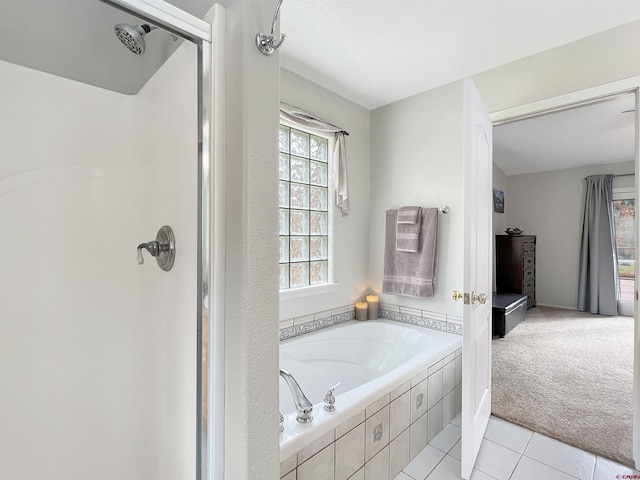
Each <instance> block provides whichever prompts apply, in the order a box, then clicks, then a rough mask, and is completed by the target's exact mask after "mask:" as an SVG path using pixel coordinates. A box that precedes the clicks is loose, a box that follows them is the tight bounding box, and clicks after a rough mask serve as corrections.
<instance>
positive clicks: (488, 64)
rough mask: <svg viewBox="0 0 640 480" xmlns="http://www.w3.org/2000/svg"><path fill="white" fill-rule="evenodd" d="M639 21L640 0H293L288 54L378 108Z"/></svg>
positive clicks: (308, 74) (284, 19) (286, 9)
mask: <svg viewBox="0 0 640 480" xmlns="http://www.w3.org/2000/svg"><path fill="white" fill-rule="evenodd" d="M273 3H274V4H275V3H276V2H275V0H273ZM638 18H640V2H639V1H637V0H284V2H283V4H282V9H281V23H280V27H281V28H280V29H281V31H282V32H283V33H285V34H286V35H287V40H286V41H285V43H284V45H283V47H282V48H281V52H282V56H281V60H282V66H283V67H285V68H287V69H289V70H292V71H293V72H295V73H298V74H299V75H301V76H303V77H305V78H307V79H310V80H312V81H314V82H315V83H317V84H319V85H321V86H323V87H325V88H327V89H329V90H331V91H333V92H336V93H338V94H339V95H342V96H343V97H345V98H348V99H350V100H352V101H354V102H355V103H357V104H359V105H362V106H364V107H366V108H368V109H374V108H377V107H380V106H382V105H386V104H388V103H391V102H394V101H396V100H400V99H402V98H406V97H409V96H411V95H415V94H417V93H420V92H423V91H426V90H429V89H432V88H435V87H438V86H441V85H444V84H447V83H449V82H452V81H455V80H459V79H462V78H465V77H468V76H471V75H474V74H477V73H479V72H483V71H485V70H489V69H491V68H494V67H497V66H499V65H503V64H506V63H509V62H512V61H514V60H517V59H519V58H523V57H526V56H529V55H533V54H535V53H539V52H541V51H544V50H548V49H550V48H554V47H557V46H559V45H563V44H565V43H569V42H572V41H574V40H577V39H579V38H583V37H586V36H589V35H592V34H594V33H597V32H600V31H603V30H607V29H610V28H613V27H615V26H618V25H621V24H623V23H627V22H630V21H632V20H635V19H638ZM266 27H267V26H266V25H265V28H266Z"/></svg>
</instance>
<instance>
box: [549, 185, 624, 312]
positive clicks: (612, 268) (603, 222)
mask: <svg viewBox="0 0 640 480" xmlns="http://www.w3.org/2000/svg"><path fill="white" fill-rule="evenodd" d="M585 180H586V183H587V189H586V190H587V191H586V195H585V204H584V220H583V224H582V245H581V248H580V274H579V279H578V310H582V311H583V312H589V313H594V314H601V315H617V314H618V298H619V297H620V277H619V275H618V255H617V252H616V244H615V238H616V236H615V226H614V223H613V175H591V176H590V177H587V178H586V179H585ZM559 233H561V232H559Z"/></svg>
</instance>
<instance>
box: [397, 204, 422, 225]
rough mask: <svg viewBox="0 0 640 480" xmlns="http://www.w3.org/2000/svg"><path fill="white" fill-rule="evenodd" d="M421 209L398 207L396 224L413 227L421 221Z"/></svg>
mask: <svg viewBox="0 0 640 480" xmlns="http://www.w3.org/2000/svg"><path fill="white" fill-rule="evenodd" d="M421 213H422V207H400V208H399V209H398V220H397V223H399V224H405V223H409V224H411V225H414V224H415V223H416V222H419V221H420V220H421V215H420V214H421Z"/></svg>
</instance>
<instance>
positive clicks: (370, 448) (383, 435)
mask: <svg viewBox="0 0 640 480" xmlns="http://www.w3.org/2000/svg"><path fill="white" fill-rule="evenodd" d="M365 425H366V427H365V428H366V437H365V461H367V462H368V461H369V460H371V459H372V458H373V457H374V456H375V455H376V454H377V453H378V452H380V450H382V449H383V448H384V446H385V445H388V444H389V405H387V406H386V407H384V408H383V409H382V410H380V411H379V412H378V413H376V414H375V415H373V416H371V417H369V418H368V419H367V421H366V422H365ZM365 476H366V475H365Z"/></svg>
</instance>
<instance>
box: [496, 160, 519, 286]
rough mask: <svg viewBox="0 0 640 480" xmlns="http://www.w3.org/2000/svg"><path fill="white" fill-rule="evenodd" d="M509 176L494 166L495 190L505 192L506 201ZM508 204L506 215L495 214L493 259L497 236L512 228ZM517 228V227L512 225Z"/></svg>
mask: <svg viewBox="0 0 640 480" xmlns="http://www.w3.org/2000/svg"><path fill="white" fill-rule="evenodd" d="M507 178H508V177H507V176H506V175H505V174H504V172H503V171H502V170H500V167H498V165H496V164H495V163H494V164H493V188H495V189H497V190H502V191H503V192H504V197H505V199H506V198H507V197H508V196H509V194H508V188H507V185H508V183H507ZM507 213H508V210H507V202H506V200H505V205H504V213H498V212H493V234H494V236H493V239H492V241H493V258H494V259H495V258H496V237H495V236H496V235H503V234H504V231H505V230H506V229H507V227H508V226H510V225H509V224H508V223H507V218H508V217H507ZM511 226H517V225H511ZM493 291H494V292H495V291H496V262H495V261H494V262H493Z"/></svg>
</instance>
